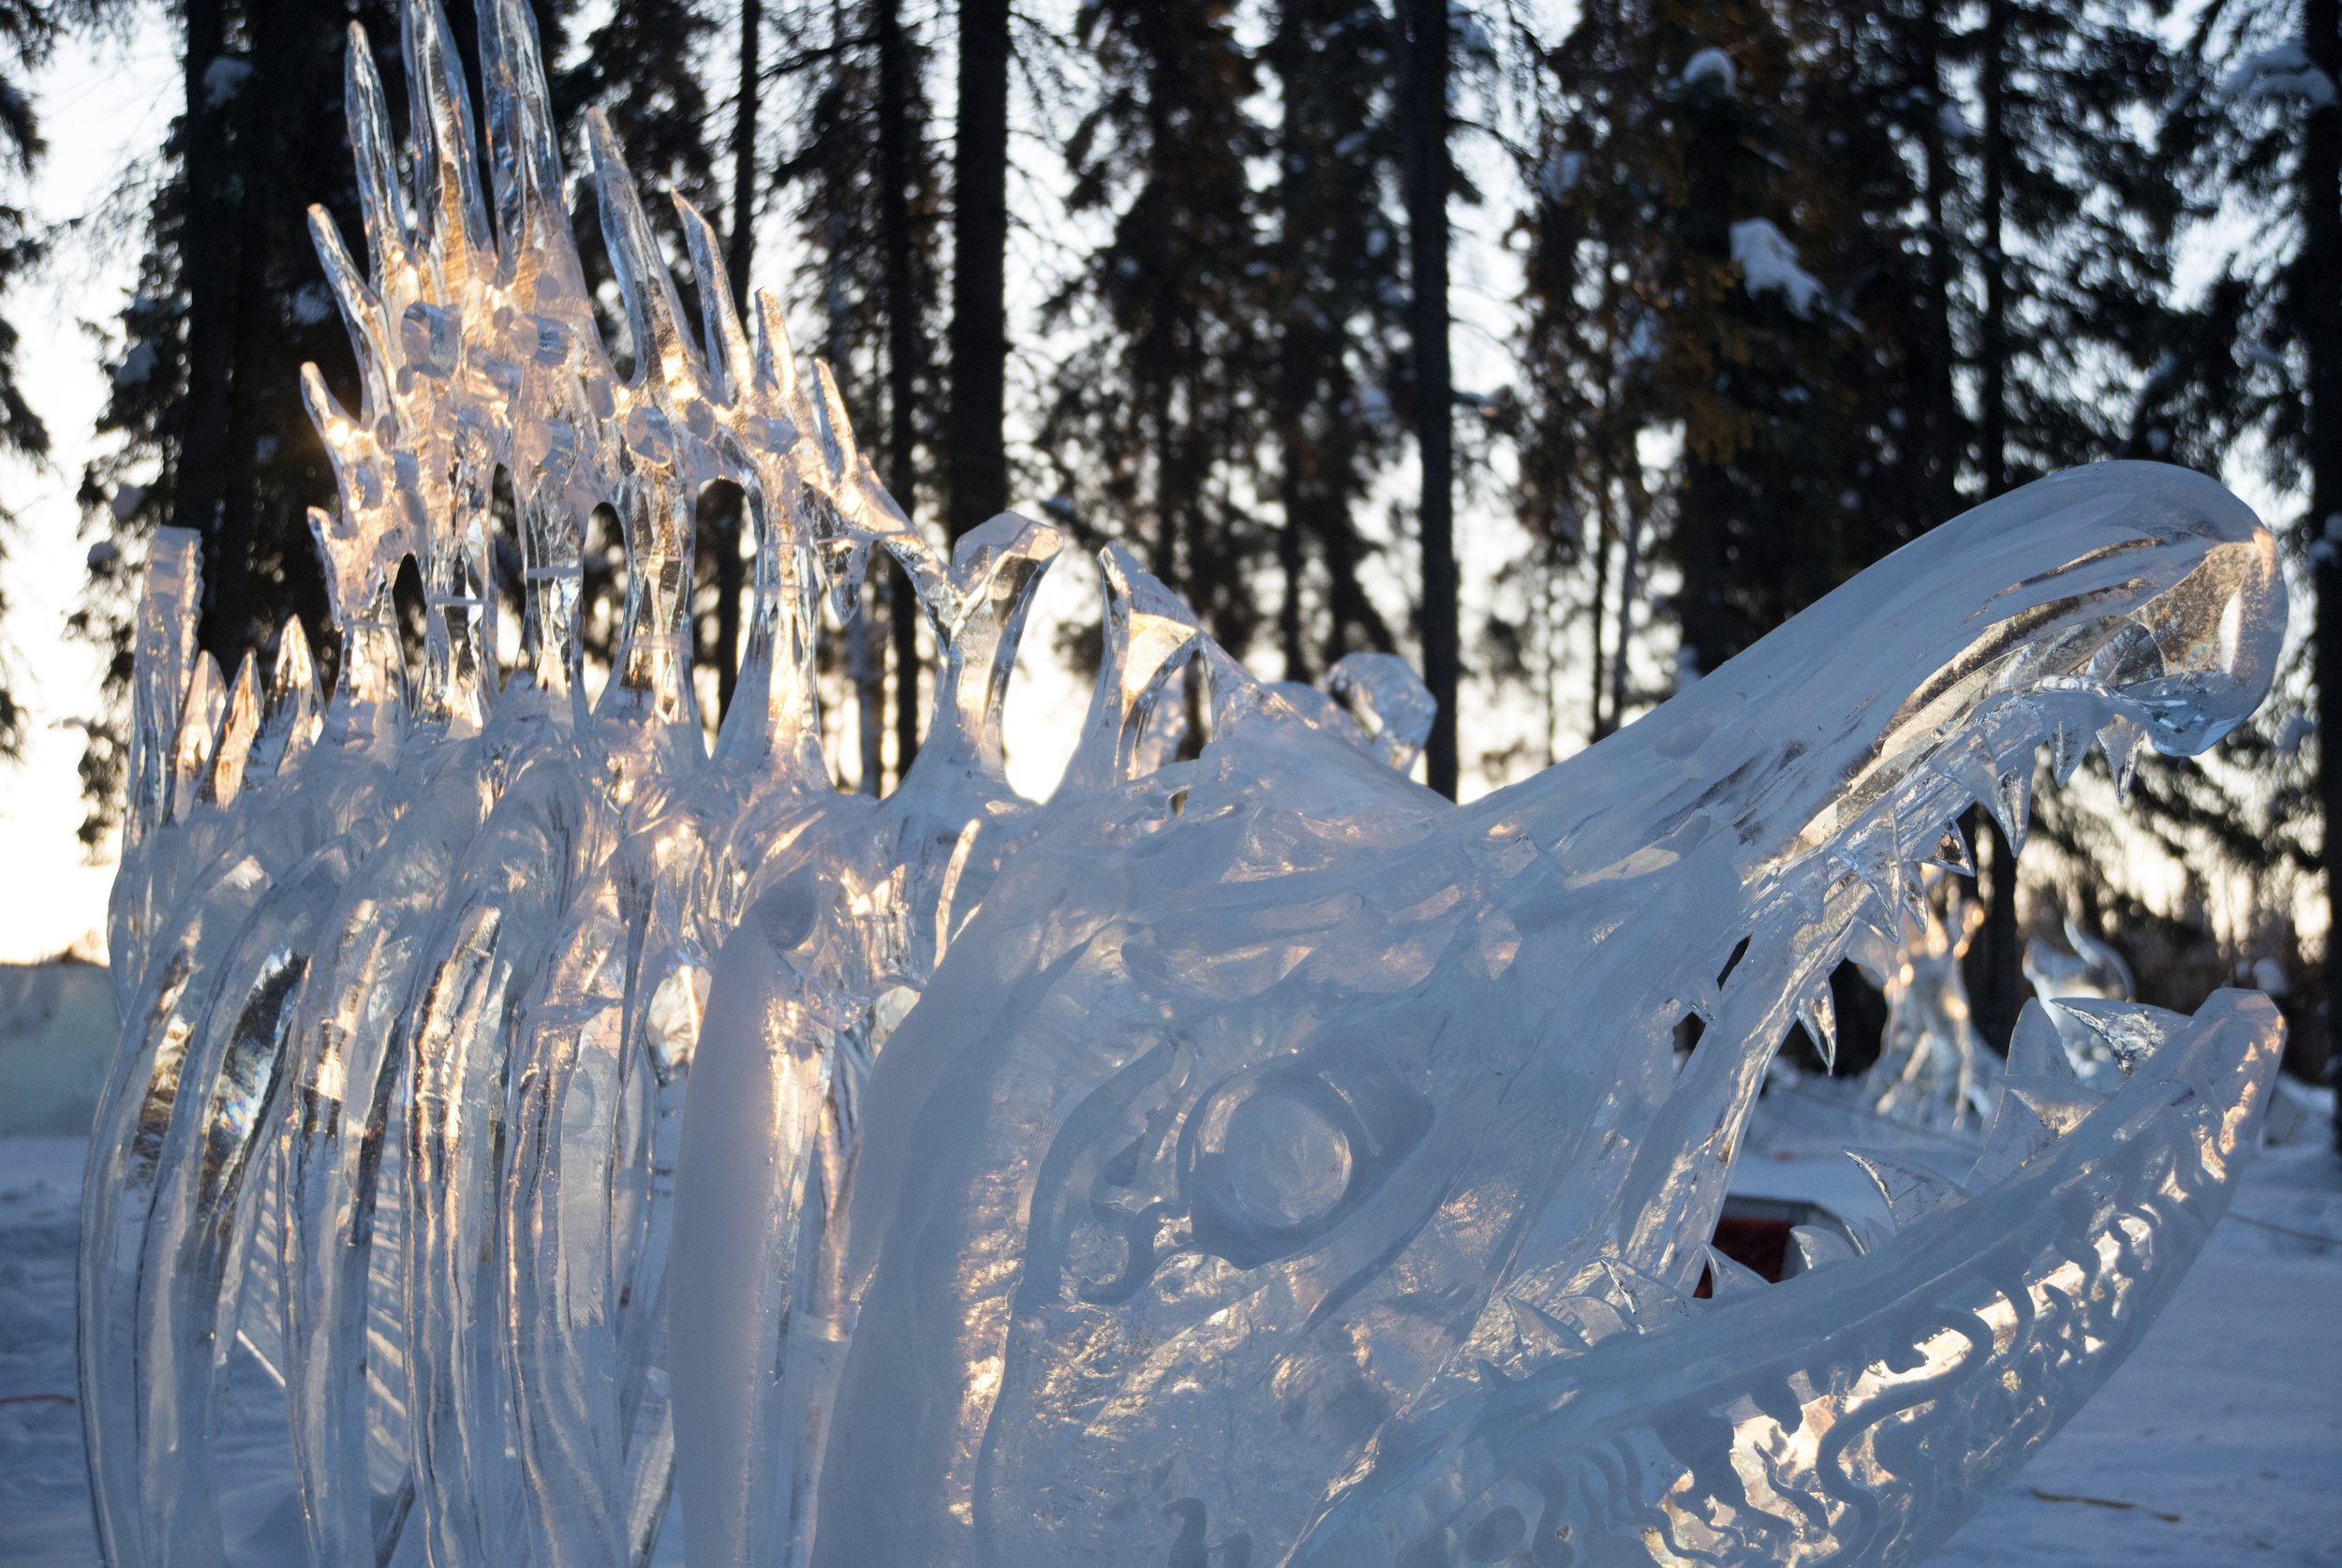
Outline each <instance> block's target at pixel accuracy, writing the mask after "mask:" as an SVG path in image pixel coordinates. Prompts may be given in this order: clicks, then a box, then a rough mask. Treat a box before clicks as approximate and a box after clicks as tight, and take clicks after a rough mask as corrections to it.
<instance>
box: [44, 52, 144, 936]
mask: <svg viewBox="0 0 2342 1568" xmlns="http://www.w3.org/2000/svg"><path fill="white" fill-rule="evenodd" d="M179 92H180V85H179V72H178V64H177V61H176V58H175V57H174V55H173V53H172V51H171V40H170V35H169V34H168V33H167V32H165V31H164V30H162V29H161V28H159V27H156V25H154V23H153V22H152V21H151V20H149V21H147V22H142V23H141V26H140V28H139V30H138V32H137V33H136V34H135V35H133V36H132V37H131V38H130V40H129V41H128V42H127V44H126V45H122V46H111V47H107V48H104V49H101V50H90V49H87V48H82V49H73V48H68V49H67V51H65V52H62V53H61V55H60V57H59V58H58V59H57V60H56V61H55V62H54V63H53V64H52V67H50V68H49V69H48V70H46V71H44V72H42V73H41V74H40V75H39V76H38V77H37V79H36V80H35V83H34V96H35V99H36V101H37V104H38V105H39V108H40V116H41V128H42V130H43V131H44V132H45V133H46V135H47V136H48V139H49V156H48V158H47V160H46V162H45V163H44V164H43V165H42V167H41V170H40V171H39V179H38V183H37V185H35V186H34V188H33V190H32V192H31V200H30V201H29V203H28V205H29V206H30V208H31V210H32V214H33V216H34V220H35V221H36V222H37V223H44V222H56V221H60V220H65V219H70V218H73V217H76V216H79V215H81V214H83V213H86V212H88V211H89V210H90V208H91V207H92V206H93V205H94V204H95V203H96V202H97V201H99V200H102V199H103V198H104V196H105V195H106V193H107V192H109V191H111V189H112V188H113V187H114V186H115V185H116V184H117V183H118V181H119V180H120V179H121V177H122V174H123V171H124V170H125V169H126V167H127V163H126V159H127V157H128V155H130V154H131V152H132V151H133V150H142V149H145V148H150V147H153V146H155V145H156V144H157V143H159V142H160V141H161V140H162V135H163V131H164V128H165V127H166V126H168V125H169V124H170V116H171V112H172V111H173V109H174V108H175V106H176V101H177V98H178V95H179ZM21 192H22V186H21V184H20V185H19V187H18V189H17V190H12V191H10V192H9V193H8V195H7V200H22V194H21ZM137 264H138V250H137V246H136V245H135V244H131V245H127V246H125V247H124V248H123V253H122V254H120V255H115V256H106V255H101V254H98V253H97V252H96V251H95V250H94V249H93V248H92V247H91V246H90V245H88V244H84V243H82V242H81V241H79V240H75V239H68V240H67V242H66V244H65V245H64V246H63V248H62V249H61V250H60V251H59V253H58V255H57V256H56V257H55V259H53V260H52V263H51V265H50V266H49V267H48V269H47V270H46V271H45V273H44V274H42V275H41V276H39V277H37V278H35V279H34V280H32V281H31V282H29V283H27V284H25V285H24V286H23V287H22V288H18V289H17V290H16V291H15V292H14V293H12V294H11V295H10V296H9V297H8V298H7V301H6V302H5V303H0V310H5V312H6V313H7V318H8V319H9V320H10V321H12V322H14V323H15V325H16V327H17V330H18V331H19V332H20V333H22V334H23V343H22V348H21V350H20V355H19V384H20V385H22V388H23V389H24V392H25V394H26V396H27V397H28V398H29V399H30V400H31V402H32V405H33V407H34V408H35V409H36V410H37V412H38V413H39V415H40V417H41V418H42V419H43V420H45V421H46V422H48V425H49V434H50V439H51V441H52V456H51V461H50V463H49V465H48V466H46V467H45V468H36V467H34V466H30V465H28V464H24V463H20V462H13V461H10V462H5V463H0V487H4V488H0V494H5V496H6V498H7V505H8V508H9V509H10V510H13V511H14V512H15V513H16V515H17V519H18V522H19V524H20V525H21V530H20V532H19V533H18V534H17V536H16V537H14V538H12V539H10V540H8V541H7V548H8V556H9V559H8V562H7V566H6V567H5V568H0V570H4V571H5V572H6V576H5V578H0V582H5V584H6V586H7V595H8V600H9V604H8V614H7V620H6V621H5V622H0V639H5V640H6V642H7V644H8V647H9V651H10V655H11V668H12V674H13V679H14V687H15V689H16V691H17V694H18V696H19V698H20V699H21V700H22V701H23V702H24V703H25V706H26V708H27V709H28V719H27V724H26V729H27V735H26V741H27V745H26V748H25V751H26V755H25V758H24V761H23V762H22V765H21V766H18V767H16V768H12V769H7V770H5V771H0V866H5V867H6V868H7V869H6V873H5V876H0V962H11V963H14V962H22V961H25V960H28V959H34V958H44V957H48V956H50V955H52V954H55V953H56V952H58V951H59V950H60V949H62V948H65V947H67V946H69V945H73V944H76V943H79V942H82V941H83V939H84V938H87V939H89V942H90V944H91V945H93V946H95V945H96V943H97V942H98V940H99V934H100V933H102V931H103V928H104V924H105V911H106V889H107V887H108V885H109V884H110V883H111V881H112V879H113V865H112V864H111V850H110V851H108V854H107V860H106V864H104V865H90V864H89V863H88V862H87V860H86V859H85V858H84V856H83V854H82V845H81V840H80V839H79V838H77V837H75V836H74V829H75V828H76V827H77V826H78V825H79V824H80V822H81V820H82V809H81V778H80V776H79V774H78V773H77V772H76V768H77V766H78V764H79V763H80V761H81V756H82V735H81V732H80V731H79V730H78V729H75V728H73V727H72V726H73V721H74V720H75V719H77V718H80V717H83V716H86V715H89V714H93V713H95V712H96V708H97V683H98V673H99V664H98V660H97V658H96V654H95V653H94V652H93V651H92V650H91V649H89V648H87V647H84V646H82V644H80V643H71V642H68V641H67V639H66V636H65V616H66V614H67V611H68V610H70V609H71V608H72V604H73V599H74V596H75V594H76V592H77V591H78V589H79V586H80V584H81V579H82V561H83V557H84V555H85V554H86V552H87V550H88V545H87V543H86V542H84V541H82V540H79V539H77V538H76V537H75V535H76V531H77V529H78V527H79V525H80V522H81V513H80V509H79V508H77V507H76V506H75V504H74V500H73V492H74V487H75V486H76V485H77V484H78V483H79V482H80V479H81V470H82V462H83V461H84V459H85V457H86V456H87V454H88V453H89V451H91V449H92V445H93V438H92V436H91V426H92V425H93V424H94V422H96V417H97V414H98V411H99V409H100V408H102V407H104V404H105V394H106V382H105V377H104V376H103V374H102V373H101V372H100V371H99V369H98V367H97V362H96V350H95V348H94V346H93V345H92V343H91V342H90V340H89V338H88V336H87V335H86V334H85V333H84V332H83V331H82V322H83V321H85V320H90V319H99V318H105V317H106V316H109V315H111V313H112V312H113V311H114V310H116V309H118V308H119V307H120V305H121V303H122V301H123V298H124V296H125V294H126V288H127V284H128V281H129V279H130V278H131V276H132V275H133V274H134V271H135V269H136V267H137Z"/></svg>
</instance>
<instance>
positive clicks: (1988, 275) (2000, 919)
mask: <svg viewBox="0 0 2342 1568" xmlns="http://www.w3.org/2000/svg"><path fill="white" fill-rule="evenodd" d="M1981 48H1982V52H1983V57H1982V60H1981V62H1980V65H1979V86H1980V88H1981V90H1982V94H1983V98H1984V126H1983V135H1982V146H1981V150H1980V151H1981V163H1982V170H1981V177H1982V186H1983V189H1982V191H1981V200H1982V206H1983V211H1982V214H1980V215H1981V217H1982V219H1983V225H1984V231H1983V234H1982V236H1981V241H1982V243H1981V244H1979V247H1978V248H1979V266H1980V268H1981V270H1982V272H1983V274H1984V314H1983V318H1982V320H1981V322H1980V323H1979V333H1978V349H1979V361H1980V363H1979V370H1980V371H1981V373H1982V377H1981V378H1982V383H1983V388H1982V397H1981V403H1982V407H1980V408H1979V423H1978V428H1977V462H1978V464H1979V466H1980V467H1982V469H1983V470H1984V498H1985V499H1986V500H1990V499H1992V498H1993V497H1994V496H1998V495H2000V494H2002V493H2003V492H2005V491H2006V490H2008V254H2007V252H2006V251H2005V250H2004V249H2003V248H2002V240H2003V230H2004V222H2003V220H2004V217H2005V214H2006V211H2007V207H2008V159H2009V156H2010V154H2011V149H2010V147H2009V145H2008V125H2007V122H2006V117H2005V115H2004V114H2003V112H2002V110H2003V101H2004V99H2005V98H2006V96H2007V93H2008V49H2009V43H2008V12H2007V7H2005V5H2004V4H2003V0H1991V3H1990V4H1988V5H1987V6H1986V7H1985V8H1984V33H1983V37H1982V39H1981ZM1975 821H1976V823H1977V825H1978V827H1979V829H1980V830H1981V833H1982V835H1983V836H1984V837H1985V838H1986V839H1988V840H1989V843H1988V846H1987V851H1986V853H1985V855H1984V858H1983V862H1982V864H1981V865H1979V867H1978V873H1979V880H1980V882H1981V887H1980V891H1981V893H1982V894H1983V899H1984V929H1983V930H1982V931H1981V932H1980V933H1979V937H1980V938H1981V939H1980V940H1979V941H1978V943H1977V944H1976V947H1975V950H1974V952H1975V957H1974V960H1973V962H1972V965H1971V967H1970V969H1969V972H1968V988H1969V994H1970V996H1971V997H1972V998H1973V999H1974V1005H1975V1010H1976V1024H1977V1028H1979V1030H1980V1031H1982V1033H1983V1035H1984V1038H1985V1039H1987V1040H1990V1041H1993V1042H1995V1043H2000V1044H2004V1045H2005V1044H2006V1043H2008V1036H2009V1033H2010V1031H2011V1030H2013V1029H2014V1028H2016V1026H2017V1010H2018V1008H2019V1007H2020V1006H2021V1005H2022V1003H2023V998H2022V997H2021V996H2020V995H2019V989H2020V986H2019V981H2020V976H2019V973H2018V969H2017V857H2016V853H2015V851H2013V850H2011V848H2010V847H2009V844H2008V838H2007V837H2006V836H2004V835H2003V834H2002V833H2001V831H2000V827H1999V824H1998V823H1996V822H1994V821H1993V820H1992V818H1991V817H1990V816H1989V814H1986V813H1981V812H1979V813H1977V814H1976V817H1975Z"/></svg>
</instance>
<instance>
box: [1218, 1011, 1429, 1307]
mask: <svg viewBox="0 0 2342 1568" xmlns="http://www.w3.org/2000/svg"><path fill="white" fill-rule="evenodd" d="M1430 1120H1431V1107H1430V1102H1429V1101H1427V1100H1425V1099H1424V1098H1423V1096H1422V1095H1421V1094H1420V1093H1418V1092H1417V1091H1416V1090H1415V1089H1414V1088H1412V1087H1409V1086H1408V1085H1406V1084H1405V1083H1402V1082H1401V1080H1400V1079H1399V1077H1398V1075H1397V1074H1396V1073H1394V1072H1391V1071H1390V1070H1389V1069H1388V1068H1387V1067H1386V1066H1385V1065H1384V1064H1383V1063H1381V1062H1380V1061H1378V1060H1377V1059H1375V1058H1374V1057H1373V1056H1372V1055H1371V1053H1370V1052H1368V1051H1367V1050H1366V1049H1365V1048H1364V1047H1356V1046H1353V1047H1350V1048H1348V1049H1344V1048H1342V1047H1341V1046H1321V1047H1317V1048H1315V1049H1312V1050H1309V1051H1304V1052H1301V1053H1300V1054H1298V1055H1297V1056H1292V1057H1286V1058H1281V1059H1279V1060H1277V1061H1273V1062H1269V1063H1267V1064H1265V1065H1263V1066H1260V1067H1255V1068H1249V1069H1247V1070H1246V1071H1244V1072H1238V1073H1233V1074H1231V1075H1230V1076H1228V1077H1226V1078H1223V1079H1222V1080H1221V1081H1220V1082H1219V1083H1217V1084H1215V1085H1213V1086H1212V1087H1211V1088H1210V1089H1208V1090H1207V1091H1206V1093H1205V1094H1204V1096H1203V1098H1202V1099H1201V1100H1200V1101H1199V1102H1197V1103H1196V1106H1195V1108H1194V1110H1193V1112H1191V1113H1190V1114H1189V1116H1188V1118H1187V1125H1186V1126H1185V1127H1184V1128H1183V1129H1182V1130H1181V1132H1180V1134H1179V1167H1180V1182H1179V1184H1180V1187H1181V1189H1182V1191H1183V1194H1184V1196H1185V1197H1186V1200H1187V1208H1188V1218H1189V1222H1190V1224H1191V1226H1192V1228H1193V1236H1194V1241H1195V1245H1196V1246H1197V1247H1199V1248H1201V1249H1202V1250H1205V1251H1207V1252H1210V1253H1212V1254H1214V1255H1215V1256H1218V1257H1222V1258H1225V1259H1226V1260H1227V1261H1228V1262H1230V1263H1232V1264H1235V1265H1237V1266H1238V1267H1239V1268H1256V1267H1258V1266H1259V1265H1262V1264H1266V1263H1271V1262H1274V1261H1275V1260H1277V1259H1279V1258H1285V1257H1291V1256H1293V1255H1294V1254H1296V1253H1298V1252H1302V1251H1306V1250H1309V1249H1310V1248H1312V1247H1314V1246H1316V1245H1317V1244H1318V1243H1319V1242H1320V1241H1321V1240H1322V1239H1323V1238H1324V1237H1325V1236H1326V1235H1327V1234H1328V1233H1329V1232H1331V1231H1332V1230H1333V1228H1334V1227H1335V1225H1337V1224H1338V1223H1340V1222H1341V1220H1342V1219H1343V1217H1344V1216H1346V1215H1348V1214H1349V1213H1350V1212H1351V1211H1352V1210H1354V1209H1356V1207H1357V1206H1359V1205H1361V1204H1363V1203H1364V1202H1365V1201H1366V1200H1367V1199H1368V1198H1369V1197H1370V1196H1371V1195H1372V1193H1373V1192H1374V1191H1375V1189H1377V1188H1379V1187H1380V1186H1382V1184H1383V1182H1384V1180H1385V1179H1386V1177H1387V1176H1389V1175H1390V1173H1391V1172H1392V1171H1393V1170H1395V1169H1396V1168H1397V1167H1398V1165H1399V1164H1400V1162H1401V1161H1403V1160H1404V1159H1405V1158H1406V1157H1407V1155H1408V1154H1409V1153H1410V1152H1411V1151H1412V1150H1413V1149H1414V1148H1415V1146H1416V1144H1418V1143H1420V1142H1421V1141H1422V1139H1423V1134H1424V1132H1426V1131H1427V1130H1428V1129H1429V1127H1430Z"/></svg>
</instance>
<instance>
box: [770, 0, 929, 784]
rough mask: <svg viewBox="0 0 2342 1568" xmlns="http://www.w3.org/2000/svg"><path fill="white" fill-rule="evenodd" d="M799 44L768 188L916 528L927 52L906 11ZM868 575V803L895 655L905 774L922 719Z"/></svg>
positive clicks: (906, 649) (914, 630)
mask: <svg viewBox="0 0 2342 1568" xmlns="http://www.w3.org/2000/svg"><path fill="white" fill-rule="evenodd" d="M800 44H801V48H800V58H801V60H802V61H803V66H802V68H801V74H802V76H803V80H804V87H805V91H804V94H803V96H802V110H801V118H800V121H799V133H798V138H797V141H796V145H795V147H794V149H793V152H792V153H791V155H789V156H788V157H787V158H785V159H784V160H783V161H782V162H781V164H780V165H779V167H778V171H777V178H778V182H779V184H780V185H782V186H783V187H784V188H786V189H788V190H789V191H790V192H791V193H792V195H793V197H794V199H795V200H796V203H797V219H798V230H799V236H800V244H802V246H803V252H802V261H803V268H802V270H803V272H804V273H805V274H806V275H807V276H808V277H809V278H811V279H812V280H814V286H815V290H816V291H815V293H814V296H813V301H812V303H813V305H814V307H815V311H814V313H815V317H816V319H817V320H818V322H819V327H818V333H817V336H816V340H815V346H816V350H817V351H818V352H820V353H821V354H823V357H825V358H826V359H827V360H828V361H829V362H830V364H831V366H832V369H833V370H834V372H835V373H836V375H837V380H838V385H839V390H840V392H841V393H842V394H843V396H844V398H845V400H846V405H847V407H848V410H849V412H850V413H851V414H852V418H853V422H854V432H855V435H856V436H857V437H858V438H859V440H860V441H861V444H862V447H863V450H864V451H867V452H868V453H869V455H870V461H871V463H872V465H873V466H875V467H876V468H877V470H878V473H879V476H880V478H881V479H882V480H883V481H885V484H886V486H887V488H888V489H889V490H890V491H892V492H893V493H894V496H895V498H896V500H897V502H899V503H900V504H901V506H902V508H903V510H905V512H906V513H908V514H909V515H910V516H911V517H912V520H913V522H917V521H918V520H919V519H920V518H921V516H922V514H923V513H924V512H925V511H926V506H925V505H924V502H923V496H922V491H923V489H925V488H927V487H928V485H929V481H931V479H932V478H933V476H934V474H935V470H936V467H937V461H938V454H937V453H936V452H935V451H934V450H933V448H934V441H935V436H936V434H937V433H936V432H935V431H934V430H933V429H932V428H930V427H929V425H928V424H927V423H926V418H927V415H926V410H928V409H929V408H930V407H932V406H933V405H936V404H940V403H941V401H942V397H941V385H940V383H941V375H940V371H941V368H942V367H940V366H939V365H938V364H937V362H936V360H937V356H936V354H935V352H934V344H935V342H936V338H937V336H938V328H939V326H940V324H941V289H942V275H943V268H942V261H941V247H942V241H943V211H944V198H943V183H942V172H941V162H940V160H939V158H938V156H937V150H936V145H935V139H934V135H933V127H932V124H931V122H932V118H933V109H932V104H931V99H930V89H931V76H932V59H931V54H930V52H929V50H928V49H927V47H926V42H925V40H924V38H923V37H921V35H920V34H919V33H918V32H917V31H915V30H914V29H913V27H912V22H911V19H910V18H909V16H908V15H907V14H906V11H905V8H904V7H903V6H902V4H901V0H862V3H860V4H855V5H848V6H840V7H836V8H834V9H833V10H831V11H829V12H828V13H827V14H826V17H825V18H824V19H823V30H822V31H820V32H818V33H816V34H813V35H809V36H808V37H804V38H802V39H801V40H800ZM873 576H874V577H875V578H876V579H877V581H878V588H877V592H878V594H879V595H880V596H882V597H881V599H880V600H879V602H880V603H881V604H882V607H883V608H884V610H885V612H886V614H885V617H884V619H883V621H880V620H879V619H877V618H875V617H873V618H871V619H870V620H868V621H866V622H865V623H864V624H863V625H861V626H859V627H857V628H855V629H854V630H855V632H856V634H857V635H856V637H855V639H854V640H853V642H852V644H851V646H850V658H849V665H850V669H849V678H850V679H852V681H853V683H854V685H855V686H856V688H857V689H858V692H859V706H860V709H861V717H862V733H861V741H860V747H859V750H860V756H861V777H862V785H863V788H865V789H866V790H876V789H878V788H879V787H880V784H881V781H882V775H883V773H884V747H883V732H884V726H885V716H886V712H887V697H886V692H887V689H888V686H887V682H886V679H885V673H886V662H887V660H889V659H890V658H891V662H892V669H893V674H894V680H893V683H892V690H893V701H892V714H893V720H894V722H893V731H894V739H895V767H896V770H897V777H900V770H901V769H903V768H906V767H908V766H909V765H910V763H911V759H912V755H913V753H915V752H916V750H917V749H918V740H919V728H918V726H919V720H920V718H921V717H922V712H923V710H922V708H921V705H920V701H919V670H920V658H919V645H918V642H917V636H918V625H919V615H920V612H919V608H918V604H917V601H916V599H915V598H914V597H913V596H912V593H911V591H910V584H909V581H908V579H906V578H904V577H902V576H901V575H900V574H899V572H897V571H896V570H894V569H892V568H891V567H889V566H886V565H884V564H880V565H879V566H878V567H877V568H876V569H875V570H874V571H873ZM881 633H883V634H884V635H885V643H884V645H883V646H881V645H880V644H879V643H878V642H877V638H878V636H879V635H880V634H881Z"/></svg>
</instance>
